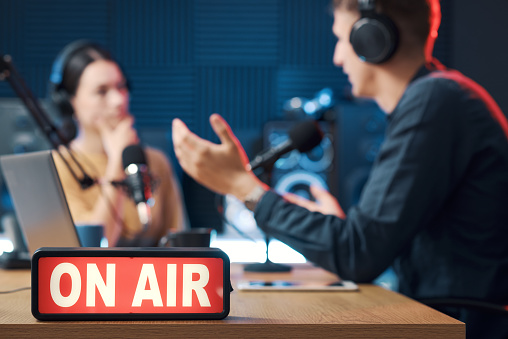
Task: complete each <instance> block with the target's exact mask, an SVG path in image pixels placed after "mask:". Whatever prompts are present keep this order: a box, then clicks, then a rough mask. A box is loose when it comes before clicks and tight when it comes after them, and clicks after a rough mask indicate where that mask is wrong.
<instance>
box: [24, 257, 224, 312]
mask: <svg viewBox="0 0 508 339" xmlns="http://www.w3.org/2000/svg"><path fill="white" fill-rule="evenodd" d="M229 292H230V284H229V259H228V257H227V255H226V254H225V253H224V252H222V251H220V250H218V249H213V248H205V249H202V248H195V249H139V248H137V249H94V250H90V249H81V248H79V249H69V248H58V249H56V248H46V249H40V250H38V251H37V252H36V253H35V254H34V257H33V259H32V313H33V314H34V316H35V317H36V318H38V319H41V320H64V319H69V320H71V319H80V320H86V319H90V320H92V319H93V320H97V319H104V320H106V319H107V320H110V319H222V318H224V317H226V316H227V314H228V313H229Z"/></svg>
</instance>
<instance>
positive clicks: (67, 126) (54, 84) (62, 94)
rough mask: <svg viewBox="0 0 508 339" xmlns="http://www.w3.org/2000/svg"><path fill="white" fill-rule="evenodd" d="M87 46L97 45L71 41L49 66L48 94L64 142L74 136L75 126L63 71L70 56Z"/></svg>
mask: <svg viewBox="0 0 508 339" xmlns="http://www.w3.org/2000/svg"><path fill="white" fill-rule="evenodd" d="M87 47H91V48H97V47H99V46H98V45H97V44H95V43H94V42H92V41H89V40H78V41H74V42H71V43H70V44H68V45H67V46H65V47H64V49H63V50H62V51H61V52H60V53H59V54H58V56H57V57H56V59H55V61H54V62H53V66H52V67H51V74H50V76H49V88H48V96H49V99H50V100H51V102H52V103H53V104H54V105H55V107H56V108H57V109H58V112H59V113H60V117H61V121H60V123H59V127H58V129H59V130H60V132H61V134H62V135H63V136H64V138H65V139H66V140H64V142H65V143H69V142H70V141H71V140H72V139H74V138H75V136H76V133H77V127H76V123H75V121H74V118H73V114H74V108H73V107H72V104H71V101H70V97H71V95H70V94H69V93H68V92H67V90H65V89H64V88H63V76H64V71H65V68H66V67H67V64H68V63H69V61H70V60H71V59H72V57H73V56H74V55H75V54H76V53H77V52H79V51H81V50H83V49H85V48H87Z"/></svg>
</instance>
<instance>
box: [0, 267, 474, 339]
mask: <svg viewBox="0 0 508 339" xmlns="http://www.w3.org/2000/svg"><path fill="white" fill-rule="evenodd" d="M240 279H265V280H314V281H316V280H319V281H326V282H333V281H334V280H336V278H335V276H334V275H332V274H330V273H328V272H326V271H324V270H322V269H319V268H316V267H313V266H311V265H297V266H295V268H294V269H293V271H292V272H291V273H250V272H249V273H247V272H243V269H242V266H241V265H238V264H233V265H232V267H231V280H232V283H233V287H236V282H237V281H238V280H240ZM28 286H30V271H29V270H19V271H18V270H9V271H7V270H1V269H0V291H7V290H11V289H15V288H20V287H28ZM0 333H1V334H2V335H1V336H2V337H4V338H11V337H16V338H17V337H37V338H44V337H51V338H55V337H73V338H78V337H92V336H100V337H104V336H114V337H122V338H126V337H148V336H150V337H156V336H165V337H176V338H181V337H212V338H215V337H221V338H226V337H234V338H249V337H252V338H253V337H256V338H259V337H271V338H277V337H284V338H288V337H305V338H309V337H321V338H326V337H335V338H338V337H348V338H394V337H397V338H435V337H446V338H464V337H465V325H464V324H463V323H461V322H459V321H457V320H455V319H453V318H450V317H448V316H446V315H444V314H442V313H439V312H437V311H435V310H433V309H431V308H429V307H427V306H425V305H422V304H420V303H418V302H416V301H414V300H412V299H409V298H406V297H404V296H402V295H400V294H398V293H394V292H392V291H388V290H385V289H383V288H381V287H379V286H373V285H360V291H358V292H344V291H341V292H277V291H269V292H259V291H250V292H246V291H238V290H235V291H234V292H233V293H232V294H231V311H230V314H229V316H228V317H227V318H226V319H224V320H214V321H99V322H98V321H86V322H85V321H79V322H41V321H38V320H37V319H35V318H34V317H33V316H32V314H31V311H30V290H24V291H19V292H15V293H10V294H0Z"/></svg>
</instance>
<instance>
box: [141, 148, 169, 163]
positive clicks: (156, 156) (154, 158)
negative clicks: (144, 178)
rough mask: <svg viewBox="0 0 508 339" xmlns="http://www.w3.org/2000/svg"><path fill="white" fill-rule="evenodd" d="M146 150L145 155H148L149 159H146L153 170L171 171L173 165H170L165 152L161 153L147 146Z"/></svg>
mask: <svg viewBox="0 0 508 339" xmlns="http://www.w3.org/2000/svg"><path fill="white" fill-rule="evenodd" d="M144 150H145V154H146V158H147V159H146V160H147V163H148V165H149V166H150V167H151V168H155V169H162V168H169V169H171V164H170V163H169V159H168V157H167V156H166V154H165V153H164V152H163V151H161V150H160V149H157V148H154V147H151V146H145V147H144Z"/></svg>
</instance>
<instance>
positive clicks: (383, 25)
mask: <svg viewBox="0 0 508 339" xmlns="http://www.w3.org/2000/svg"><path fill="white" fill-rule="evenodd" d="M358 10H359V11H360V15H361V17H360V19H359V20H358V21H356V22H355V23H354V25H353V28H352V29H351V34H350V36H349V41H350V42H351V45H352V46H353V49H354V51H355V52H356V54H357V55H358V56H359V57H360V59H362V60H364V61H366V62H369V63H372V64H380V63H383V62H385V61H387V60H388V59H389V58H390V57H391V56H392V55H393V54H394V53H395V51H396V50H397V46H398V44H399V31H398V29H397V26H396V25H395V23H394V22H393V21H392V20H391V19H390V18H389V17H388V16H386V15H384V14H382V13H378V12H376V2H375V1H374V0H358Z"/></svg>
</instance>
